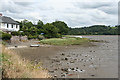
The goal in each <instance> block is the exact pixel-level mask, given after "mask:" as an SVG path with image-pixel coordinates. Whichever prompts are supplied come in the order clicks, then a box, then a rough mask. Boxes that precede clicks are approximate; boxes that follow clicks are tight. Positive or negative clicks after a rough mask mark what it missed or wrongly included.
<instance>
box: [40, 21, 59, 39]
mask: <svg viewBox="0 0 120 80" xmlns="http://www.w3.org/2000/svg"><path fill="white" fill-rule="evenodd" d="M42 29H43V33H44V36H45V37H46V38H56V37H60V34H59V33H58V31H59V29H58V28H56V27H55V26H54V25H52V24H50V23H47V24H45V25H44V26H43V27H42Z"/></svg>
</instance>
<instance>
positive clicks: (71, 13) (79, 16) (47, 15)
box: [0, 0, 118, 27]
mask: <svg viewBox="0 0 120 80" xmlns="http://www.w3.org/2000/svg"><path fill="white" fill-rule="evenodd" d="M117 4H118V0H114V1H110V0H99V1H98V0H89V1H88V0H84V1H83V0H19V1H18V0H1V1H0V5H1V7H0V12H1V13H3V15H5V16H10V17H12V18H14V19H16V20H23V19H29V20H31V21H33V22H35V21H38V20H39V19H40V20H42V21H43V22H45V23H47V22H53V21H55V20H62V21H65V22H66V23H67V24H68V26H70V27H75V26H88V25H93V24H106V25H116V24H117V22H118V21H117V13H118V11H117V10H118V9H117V8H118V7H117Z"/></svg>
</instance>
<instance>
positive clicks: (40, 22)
mask: <svg viewBox="0 0 120 80" xmlns="http://www.w3.org/2000/svg"><path fill="white" fill-rule="evenodd" d="M43 25H44V24H43V22H42V21H41V20H39V21H38V22H37V28H38V29H40V28H42V26H43Z"/></svg>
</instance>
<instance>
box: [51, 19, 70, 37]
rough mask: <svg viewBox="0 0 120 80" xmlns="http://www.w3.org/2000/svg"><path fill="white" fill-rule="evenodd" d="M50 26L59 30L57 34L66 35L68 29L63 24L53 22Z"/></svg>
mask: <svg viewBox="0 0 120 80" xmlns="http://www.w3.org/2000/svg"><path fill="white" fill-rule="evenodd" d="M52 24H53V25H54V26H55V27H57V28H58V29H59V31H58V32H59V34H62V35H65V34H67V33H68V30H69V28H68V26H67V24H66V23H65V22H62V21H55V22H53V23H52Z"/></svg>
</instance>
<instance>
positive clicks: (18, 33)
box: [11, 31, 20, 36]
mask: <svg viewBox="0 0 120 80" xmlns="http://www.w3.org/2000/svg"><path fill="white" fill-rule="evenodd" d="M11 35H13V36H19V35H20V32H17V31H14V32H11Z"/></svg>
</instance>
